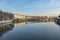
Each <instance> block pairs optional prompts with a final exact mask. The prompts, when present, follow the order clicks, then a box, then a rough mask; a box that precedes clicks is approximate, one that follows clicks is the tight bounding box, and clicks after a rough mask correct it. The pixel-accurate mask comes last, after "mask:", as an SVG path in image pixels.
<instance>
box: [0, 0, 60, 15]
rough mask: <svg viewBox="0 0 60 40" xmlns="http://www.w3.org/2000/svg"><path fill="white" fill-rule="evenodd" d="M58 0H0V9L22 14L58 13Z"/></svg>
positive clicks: (59, 6)
mask: <svg viewBox="0 0 60 40" xmlns="http://www.w3.org/2000/svg"><path fill="white" fill-rule="evenodd" d="M59 4H60V0H0V10H2V11H6V12H11V13H14V14H24V15H38V16H39V15H53V16H56V15H59V13H60V5H59Z"/></svg>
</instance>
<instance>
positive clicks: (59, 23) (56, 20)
mask: <svg viewBox="0 0 60 40" xmlns="http://www.w3.org/2000/svg"><path fill="white" fill-rule="evenodd" d="M54 21H55V23H56V24H58V25H60V15H59V16H58V17H55V18H54Z"/></svg>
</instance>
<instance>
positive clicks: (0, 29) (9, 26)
mask: <svg viewBox="0 0 60 40" xmlns="http://www.w3.org/2000/svg"><path fill="white" fill-rule="evenodd" d="M13 27H14V24H5V25H4V24H1V25H0V37H1V36H2V35H3V34H5V33H7V32H9V31H10V30H12V29H13Z"/></svg>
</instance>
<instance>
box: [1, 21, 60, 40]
mask: <svg viewBox="0 0 60 40" xmlns="http://www.w3.org/2000/svg"><path fill="white" fill-rule="evenodd" d="M0 40H60V27H59V25H57V24H55V23H54V22H33V23H32V22H21V23H14V24H8V25H2V26H1V27H0Z"/></svg>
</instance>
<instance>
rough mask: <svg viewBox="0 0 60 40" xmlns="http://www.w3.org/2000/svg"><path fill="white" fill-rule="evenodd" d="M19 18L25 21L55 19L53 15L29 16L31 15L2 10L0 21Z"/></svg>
mask: <svg viewBox="0 0 60 40" xmlns="http://www.w3.org/2000/svg"><path fill="white" fill-rule="evenodd" d="M12 19H14V20H15V19H19V20H23V21H40V22H44V21H54V17H53V16H29V15H21V14H12V13H8V12H2V11H0V21H5V20H12Z"/></svg>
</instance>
